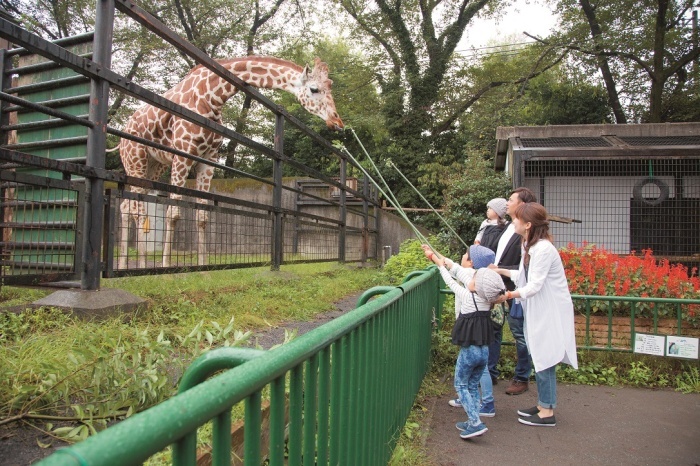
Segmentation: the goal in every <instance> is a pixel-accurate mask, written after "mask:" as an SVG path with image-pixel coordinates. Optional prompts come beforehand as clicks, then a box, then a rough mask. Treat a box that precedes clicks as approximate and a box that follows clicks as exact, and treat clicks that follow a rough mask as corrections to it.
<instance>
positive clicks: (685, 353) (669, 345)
mask: <svg viewBox="0 0 700 466" xmlns="http://www.w3.org/2000/svg"><path fill="white" fill-rule="evenodd" d="M666 356H670V357H672V358H687V359H698V339H697V338H692V337H677V336H667V337H666Z"/></svg>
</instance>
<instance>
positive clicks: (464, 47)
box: [457, 0, 556, 52]
mask: <svg viewBox="0 0 700 466" xmlns="http://www.w3.org/2000/svg"><path fill="white" fill-rule="evenodd" d="M555 25H556V16H555V15H554V14H553V13H552V11H551V9H550V8H549V7H547V6H544V5H541V4H537V3H536V2H533V1H532V0H516V1H515V2H513V5H512V6H510V7H507V8H505V9H504V10H503V12H502V14H501V15H500V17H499V18H498V20H495V19H490V20H487V19H474V20H472V23H471V24H470V25H469V26H468V27H467V29H466V31H465V35H464V38H463V39H462V42H460V44H459V46H458V47H457V49H458V51H461V52H466V51H468V50H469V49H470V48H472V47H474V48H482V47H488V46H489V45H493V44H494V43H505V42H508V43H513V42H515V43H520V42H531V41H532V39H531V38H529V37H527V36H525V35H523V31H527V32H528V33H530V34H533V35H536V36H540V37H544V36H546V35H547V34H548V33H549V32H550V30H551V29H552V28H554V27H555ZM511 36H516V37H514V38H511ZM513 39H514V40H513Z"/></svg>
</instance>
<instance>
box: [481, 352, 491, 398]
mask: <svg viewBox="0 0 700 466" xmlns="http://www.w3.org/2000/svg"><path fill="white" fill-rule="evenodd" d="M489 359H491V352H490V349H489ZM479 387H481V405H482V406H486V405H487V404H489V403H493V382H492V381H491V374H490V373H489V366H488V365H487V366H486V367H484V372H483V373H482V374H481V379H479Z"/></svg>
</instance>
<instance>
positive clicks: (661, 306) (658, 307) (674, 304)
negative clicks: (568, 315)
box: [571, 295, 700, 353]
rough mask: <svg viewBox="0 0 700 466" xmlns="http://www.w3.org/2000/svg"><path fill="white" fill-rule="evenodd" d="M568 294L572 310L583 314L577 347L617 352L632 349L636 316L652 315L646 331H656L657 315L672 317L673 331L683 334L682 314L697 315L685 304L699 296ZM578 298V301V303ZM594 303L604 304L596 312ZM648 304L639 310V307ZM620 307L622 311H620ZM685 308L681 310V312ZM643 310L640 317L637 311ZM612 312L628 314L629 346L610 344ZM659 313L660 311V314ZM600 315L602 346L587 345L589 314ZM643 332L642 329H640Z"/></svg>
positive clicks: (695, 301)
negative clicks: (604, 324)
mask: <svg viewBox="0 0 700 466" xmlns="http://www.w3.org/2000/svg"><path fill="white" fill-rule="evenodd" d="M571 298H572V299H573V301H574V306H575V308H576V313H577V314H579V315H584V316H585V319H586V320H585V334H584V335H583V341H584V344H583V345H578V347H579V348H584V349H590V350H605V351H620V352H628V353H629V352H632V351H633V349H634V348H633V346H632V345H633V344H634V341H635V335H636V334H637V331H636V329H637V322H638V321H637V319H640V318H650V319H652V327H651V328H650V333H652V334H658V333H659V321H660V318H664V319H667V318H670V319H675V321H676V323H675V325H676V328H675V334H676V335H678V336H686V335H683V333H684V328H683V322H684V320H685V316H687V315H688V312H695V317H696V318H698V317H700V315H698V311H693V310H692V309H689V308H688V307H689V306H698V305H700V299H672V298H641V297H634V296H591V295H572V296H571ZM581 302H582V303H581ZM594 307H598V308H600V307H604V310H602V312H601V310H600V309H598V310H597V312H595V313H594V312H593V311H594ZM642 307H645V308H649V309H644V310H642V309H641V308H642ZM620 308H622V309H624V311H622V312H621V311H620V310H619V309H620ZM684 308H685V313H684ZM641 313H644V314H645V316H644V317H640V314H641ZM614 314H617V315H620V314H627V315H625V317H629V343H630V344H629V346H628V347H625V348H620V347H614V346H613V317H614ZM660 314H662V315H660ZM592 315H600V316H605V317H607V334H606V336H607V342H606V344H605V345H604V346H602V347H601V346H598V345H591V344H590V343H591V341H592V340H593V336H592V332H591V316H592ZM698 327H700V324H698V323H696V324H695V328H698ZM644 333H646V332H644Z"/></svg>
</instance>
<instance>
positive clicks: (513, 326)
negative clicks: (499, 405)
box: [508, 315, 531, 382]
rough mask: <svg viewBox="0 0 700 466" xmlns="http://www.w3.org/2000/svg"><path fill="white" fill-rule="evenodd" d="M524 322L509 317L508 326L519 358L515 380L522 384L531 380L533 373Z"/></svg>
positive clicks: (516, 364)
mask: <svg viewBox="0 0 700 466" xmlns="http://www.w3.org/2000/svg"><path fill="white" fill-rule="evenodd" d="M524 322H525V320H524V319H519V318H515V317H511V316H510V315H509V316H508V326H509V327H510V333H512V334H513V338H514V339H515V352H516V354H517V356H518V360H517V361H516V363H515V375H514V377H513V378H514V379H515V380H520V381H521V382H525V381H527V380H529V379H530V372H531V365H530V353H529V352H528V350H527V344H525V333H524V332H523V323H524Z"/></svg>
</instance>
